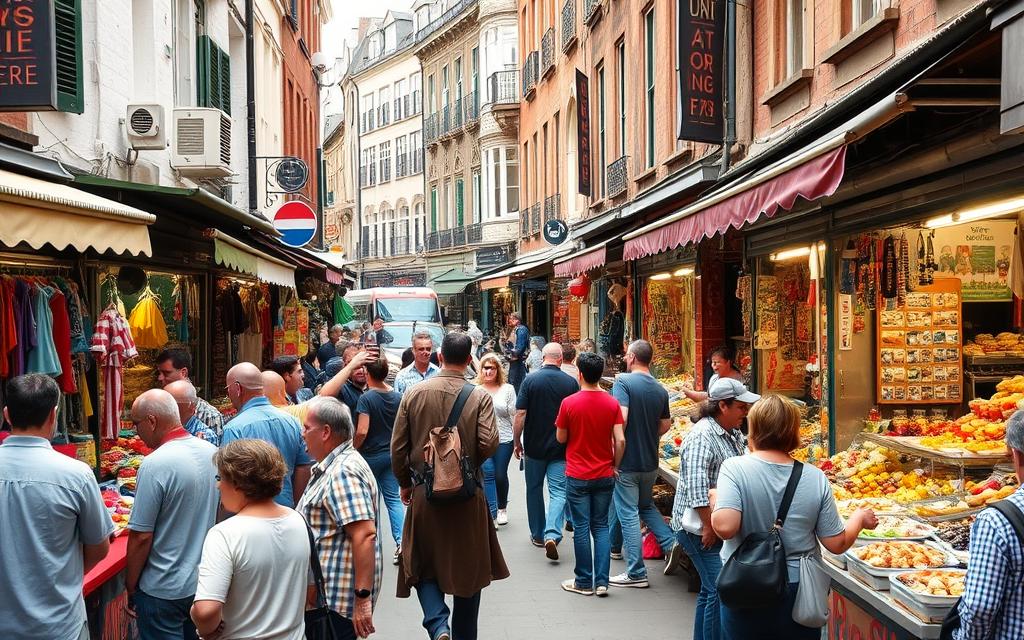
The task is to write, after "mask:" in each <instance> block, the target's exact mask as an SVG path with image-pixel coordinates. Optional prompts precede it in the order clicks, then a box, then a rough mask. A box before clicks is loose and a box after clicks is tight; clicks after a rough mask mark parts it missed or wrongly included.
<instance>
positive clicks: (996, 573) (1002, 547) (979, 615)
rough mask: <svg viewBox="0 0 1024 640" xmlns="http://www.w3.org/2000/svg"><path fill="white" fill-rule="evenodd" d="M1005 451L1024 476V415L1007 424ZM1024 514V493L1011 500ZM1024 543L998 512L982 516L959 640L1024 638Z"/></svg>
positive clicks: (973, 542) (962, 602) (969, 569)
mask: <svg viewBox="0 0 1024 640" xmlns="http://www.w3.org/2000/svg"><path fill="white" fill-rule="evenodd" d="M1006 447H1007V448H1008V449H1009V450H1010V455H1011V456H1012V458H1013V466H1014V469H1015V470H1016V472H1017V477H1018V478H1020V477H1024V475H1022V474H1024V411H1018V412H1017V413H1015V414H1013V416H1012V417H1011V418H1010V419H1009V420H1008V421H1007V422H1006ZM1006 501H1007V502H1010V503H1011V504H1012V505H1013V506H1015V507H1017V508H1018V509H1020V510H1021V511H1022V512H1024V489H1017V491H1015V492H1014V493H1012V494H1010V496H1009V497H1008V498H1006ZM1022 547H1024V545H1022V542H1021V539H1020V538H1019V537H1018V535H1017V533H1016V532H1015V531H1014V528H1013V526H1012V525H1011V524H1010V522H1009V521H1008V520H1007V519H1006V517H1005V516H1004V515H1003V514H1002V513H999V512H998V511H997V510H996V509H985V510H984V511H982V512H981V513H979V514H978V518H977V519H976V520H975V521H974V526H973V528H972V529H971V545H970V552H971V561H970V563H969V564H968V565H967V583H966V586H965V588H964V595H963V598H962V599H961V600H960V605H959V613H960V629H959V630H958V631H954V632H953V638H954V640H1020V639H1021V638H1024V548H1022Z"/></svg>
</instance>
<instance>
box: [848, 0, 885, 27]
mask: <svg viewBox="0 0 1024 640" xmlns="http://www.w3.org/2000/svg"><path fill="white" fill-rule="evenodd" d="M849 2H850V29H849V31H854V30H855V29H856V28H857V27H859V26H860V25H862V24H864V23H865V22H867V21H868V20H869V19H871V18H872V17H873V16H874V15H875V14H876V13H878V11H879V10H880V9H881V8H882V7H881V4H882V0H849ZM849 31H845V30H844V33H843V35H846V33H849Z"/></svg>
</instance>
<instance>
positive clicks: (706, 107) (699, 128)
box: [677, 0, 727, 144]
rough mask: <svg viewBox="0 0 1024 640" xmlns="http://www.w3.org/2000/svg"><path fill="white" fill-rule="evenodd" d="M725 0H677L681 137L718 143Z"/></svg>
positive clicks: (720, 133) (720, 137) (720, 124)
mask: <svg viewBox="0 0 1024 640" xmlns="http://www.w3.org/2000/svg"><path fill="white" fill-rule="evenodd" d="M726 1H727V0H679V34H678V46H679V105H680V110H681V113H680V114H679V115H680V117H679V135H678V136H677V137H678V138H679V139H680V140H694V141H696V142H709V143H713V144H721V143H722V138H723V131H722V63H723V60H722V58H723V51H724V49H723V46H722V45H723V40H724V37H725V3H726Z"/></svg>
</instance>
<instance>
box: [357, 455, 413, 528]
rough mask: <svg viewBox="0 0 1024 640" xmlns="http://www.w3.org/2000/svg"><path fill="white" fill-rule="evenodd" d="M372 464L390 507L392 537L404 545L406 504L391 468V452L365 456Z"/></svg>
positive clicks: (378, 484)
mask: <svg viewBox="0 0 1024 640" xmlns="http://www.w3.org/2000/svg"><path fill="white" fill-rule="evenodd" d="M363 458H364V459H365V460H366V464H368V465H369V466H370V471H372V472H373V477H374V478H377V486H378V487H380V495H381V497H382V498H383V500H384V504H385V505H386V506H387V508H388V521H390V522H391V537H392V538H394V540H395V544H396V545H397V546H399V547H400V546H402V525H403V524H405V505H404V504H402V495H401V490H400V489H399V487H398V479H397V478H395V472H394V471H392V470H391V452H390V451H381V452H380V453H370V454H366V455H364V456H363Z"/></svg>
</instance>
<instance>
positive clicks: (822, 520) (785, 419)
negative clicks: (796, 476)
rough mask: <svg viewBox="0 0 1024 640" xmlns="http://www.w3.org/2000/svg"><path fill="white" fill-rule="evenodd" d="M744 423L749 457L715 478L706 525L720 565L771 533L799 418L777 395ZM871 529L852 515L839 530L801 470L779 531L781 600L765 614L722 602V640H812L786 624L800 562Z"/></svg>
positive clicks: (814, 635)
mask: <svg viewBox="0 0 1024 640" xmlns="http://www.w3.org/2000/svg"><path fill="white" fill-rule="evenodd" d="M747 423H748V424H749V426H750V434H749V439H748V443H749V448H750V451H751V453H750V454H748V455H745V456H739V457H735V458H729V459H727V460H726V461H725V462H723V463H722V468H721V470H720V471H719V473H718V490H717V496H716V500H715V504H714V505H713V513H712V514H711V526H712V527H713V528H714V530H715V533H716V534H717V535H718V537H720V538H722V540H724V541H725V543H724V544H723V546H722V554H721V557H722V562H726V561H727V560H728V559H729V557H730V556H731V555H732V554H733V553H735V551H736V549H737V548H738V547H739V545H740V543H741V542H743V539H744V538H746V537H747V536H748V535H750V534H751V533H754V532H763V531H768V530H769V529H770V528H771V526H772V524H773V523H774V521H775V517H776V515H777V513H778V509H779V504H781V503H782V494H783V493H785V491H786V484H787V483H788V482H789V476H790V474H791V473H792V471H793V462H794V461H793V458H792V457H790V455H789V452H790V451H792V450H793V449H796V448H797V447H799V446H800V411H799V409H797V407H796V405H795V404H793V402H791V401H790V400H787V399H786V398H783V397H782V396H779V395H766V396H764V397H763V398H761V400H760V401H759V402H758V403H757V404H755V405H754V407H753V408H752V409H751V410H750V413H749V414H748V415H747ZM877 525H878V520H877V519H876V518H875V514H874V513H873V512H872V511H870V510H869V509H858V510H857V511H855V512H854V513H853V515H852V516H850V519H849V520H848V521H847V522H846V523H845V524H844V523H843V521H842V519H841V518H840V517H839V512H838V510H837V508H836V503H835V500H834V499H833V498H832V489H831V487H830V486H829V483H828V480H827V479H826V478H825V474H824V473H822V472H821V470H820V469H818V468H817V467H815V466H814V465H809V464H805V465H804V466H803V469H802V472H801V476H800V481H799V482H798V483H797V486H796V492H795V493H794V494H793V502H792V504H791V505H790V507H789V512H788V514H787V515H786V522H785V525H784V526H783V527H782V529H781V532H782V543H783V545H784V547H785V549H786V564H787V566H788V569H789V590H788V591H787V594H786V599H785V601H784V602H783V603H782V605H781V606H779V607H773V608H771V609H732V608H730V607H728V606H726V605H725V603H724V602H723V603H722V604H721V612H722V637H725V638H744V639H745V640H747V639H749V640H776V639H778V640H803V639H806V640H812V639H813V640H818V639H819V638H820V637H821V629H812V628H810V627H805V626H803V625H800V624H797V623H796V622H794V621H793V613H792V612H793V603H794V602H795V600H796V592H797V588H798V587H799V585H800V582H799V581H800V558H801V557H802V556H806V555H809V554H810V555H815V554H817V552H818V542H819V541H820V542H821V544H822V545H824V547H825V548H826V549H828V550H829V551H830V552H832V553H835V554H840V553H844V552H845V551H846V550H847V549H849V548H850V547H852V546H853V543H854V542H855V541H856V540H857V536H858V535H859V534H860V532H861V530H862V529H874V528H875V526H877ZM822 595H824V594H822Z"/></svg>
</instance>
